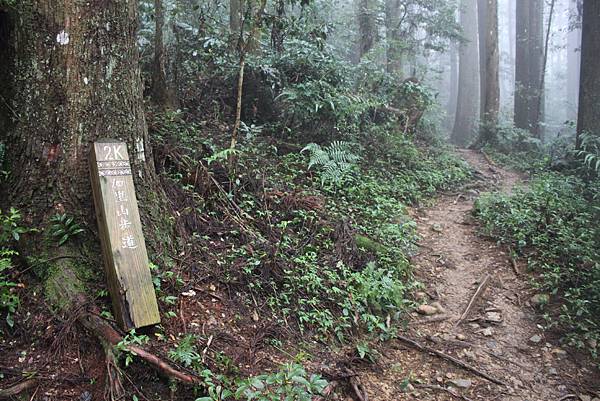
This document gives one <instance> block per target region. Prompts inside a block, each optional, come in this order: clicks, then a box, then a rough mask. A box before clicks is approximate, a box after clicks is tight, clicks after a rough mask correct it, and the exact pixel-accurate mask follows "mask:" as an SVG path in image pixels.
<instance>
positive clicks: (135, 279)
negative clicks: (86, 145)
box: [90, 139, 160, 331]
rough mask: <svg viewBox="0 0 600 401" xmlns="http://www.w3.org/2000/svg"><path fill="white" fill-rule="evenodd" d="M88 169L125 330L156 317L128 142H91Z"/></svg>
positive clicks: (119, 318)
mask: <svg viewBox="0 0 600 401" xmlns="http://www.w3.org/2000/svg"><path fill="white" fill-rule="evenodd" d="M90 172H91V181H92V189H93V193H94V205H95V209H96V217H97V220H98V232H99V235H100V242H101V244H102V254H103V256H104V266H105V271H106V276H107V280H108V287H109V290H110V295H111V298H112V303H113V310H114V312H115V317H116V320H117V322H118V323H119V326H120V327H121V328H122V329H123V330H126V331H127V330H130V329H132V328H139V327H144V326H149V325H153V324H157V323H159V322H160V315H159V312H158V304H157V302H156V294H155V292H154V286H153V284H152V277H151V275H150V269H149V266H148V253H147V251H146V244H145V242H144V235H143V233H142V224H141V222H140V214H139V211H138V205H137V199H136V196H135V188H134V186H133V176H132V173H131V165H130V164H129V156H128V154H127V145H126V144H125V143H123V142H119V141H116V140H111V139H105V140H100V141H98V142H95V143H94V145H93V146H92V151H91V157H90Z"/></svg>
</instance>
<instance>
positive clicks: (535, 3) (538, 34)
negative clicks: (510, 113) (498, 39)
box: [527, 0, 544, 138]
mask: <svg viewBox="0 0 600 401" xmlns="http://www.w3.org/2000/svg"><path fill="white" fill-rule="evenodd" d="M528 58H529V85H528V88H529V92H528V97H529V107H528V111H529V118H528V124H527V125H528V129H529V130H530V131H531V133H532V134H533V135H534V136H535V137H537V138H541V134H542V130H541V127H540V124H541V121H542V118H543V117H542V116H543V108H541V107H539V108H538V107H537V105H538V104H540V105H542V104H543V96H544V94H543V92H542V91H541V90H540V88H541V85H542V74H543V64H544V0H530V1H529V53H528Z"/></svg>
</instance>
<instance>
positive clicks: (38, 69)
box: [0, 0, 167, 354]
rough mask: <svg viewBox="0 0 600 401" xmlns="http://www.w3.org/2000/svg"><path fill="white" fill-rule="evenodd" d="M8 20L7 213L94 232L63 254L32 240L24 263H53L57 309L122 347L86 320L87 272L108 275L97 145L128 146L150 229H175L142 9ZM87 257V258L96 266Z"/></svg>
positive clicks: (50, 279)
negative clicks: (159, 167)
mask: <svg viewBox="0 0 600 401" xmlns="http://www.w3.org/2000/svg"><path fill="white" fill-rule="evenodd" d="M5 17H6V18H9V19H10V26H11V28H12V31H11V32H10V35H9V37H10V44H9V45H10V47H11V49H12V50H11V52H10V54H11V59H10V60H9V61H8V62H7V63H6V66H7V68H6V70H7V71H8V72H9V79H8V78H7V81H10V83H11V88H9V90H4V89H3V90H2V95H6V94H14V96H12V98H8V99H5V100H7V101H8V102H9V104H10V110H12V111H13V112H14V114H13V115H11V117H13V123H12V124H11V126H10V129H9V130H8V131H3V130H0V135H1V137H0V141H3V142H5V143H6V145H7V152H6V155H7V166H8V167H9V169H10V171H11V174H10V177H9V179H8V180H7V181H6V182H4V184H3V187H2V188H1V190H0V194H1V196H0V204H2V205H3V206H4V205H10V206H13V207H16V208H18V209H19V210H20V211H21V213H22V214H23V216H24V219H25V221H26V222H27V223H28V224H29V225H31V226H33V227H39V228H44V227H45V226H46V225H47V222H48V219H49V218H50V217H51V216H53V215H55V214H57V213H60V214H62V213H67V214H69V215H71V216H73V217H74V218H75V221H77V222H78V223H79V224H81V225H82V226H83V227H86V228H87V229H88V230H86V233H87V234H81V235H80V242H83V241H86V242H85V244H84V245H83V246H78V243H77V242H76V241H73V240H69V241H67V243H65V244H64V245H63V246H57V245H56V244H51V243H50V241H40V240H39V239H40V238H39V236H40V235H41V234H32V235H33V236H34V237H33V238H31V239H29V240H28V243H26V244H21V245H22V250H24V252H23V253H24V254H25V255H24V256H26V255H28V254H33V255H35V256H38V257H39V255H45V257H46V256H47V257H48V264H49V267H48V270H47V278H46V279H45V283H44V285H43V290H44V291H45V293H46V294H45V295H46V299H47V300H48V301H49V302H50V303H51V304H52V305H53V307H54V308H55V310H59V311H62V312H70V313H74V312H75V311H77V315H76V316H77V319H78V321H79V322H80V323H82V324H83V325H84V326H85V327H87V328H88V329H90V330H92V331H93V332H94V334H95V335H97V336H98V337H99V338H101V340H102V341H103V342H108V343H110V344H114V340H115V338H116V337H114V335H113V336H112V338H103V334H102V333H100V332H99V331H97V330H96V329H101V331H102V332H105V333H107V332H110V330H113V331H114V329H112V328H111V327H110V326H109V325H108V324H107V323H106V322H102V321H96V325H95V327H93V326H90V325H89V324H88V323H89V322H88V321H87V320H88V319H89V318H94V315H93V313H91V314H90V313H85V311H84V309H85V307H86V306H87V305H88V303H90V301H91V299H90V298H89V296H88V295H87V293H86V282H85V280H84V278H85V277H90V276H92V275H93V274H92V272H91V271H86V269H91V270H94V271H98V270H101V267H100V264H101V263H102V262H101V258H100V257H99V256H98V255H99V246H98V245H95V244H97V243H98V230H97V228H96V222H95V221H96V219H95V214H94V211H93V208H92V189H91V184H90V173H89V167H88V160H89V156H90V150H91V146H92V143H93V142H94V141H96V140H97V139H99V138H115V139H119V140H121V141H123V142H126V143H127V145H128V152H129V157H130V162H131V167H132V171H133V176H134V180H135V183H136V192H137V198H138V200H139V203H140V206H141V207H140V209H141V212H142V220H143V221H144V222H145V223H146V224H145V226H146V227H148V226H149V224H152V226H153V227H156V229H157V230H162V229H164V227H165V226H167V223H165V222H166V220H165V219H166V216H164V206H165V205H166V202H165V198H164V194H163V192H162V191H161V189H160V183H159V180H158V178H157V175H156V173H155V169H154V164H153V159H152V152H151V147H150V144H149V141H148V134H147V126H146V121H145V117H144V110H143V99H142V81H141V77H140V70H139V60H138V52H137V45H136V30H137V22H138V16H137V0H124V1H119V2H117V1H104V2H73V1H67V0H60V1H59V0H23V1H21V3H20V4H19V6H18V7H17V8H15V9H12V10H11V12H10V15H6V16H5ZM17 94H18V95H17ZM161 213H162V215H161ZM157 224H164V225H162V226H161V225H159V226H158V227H157V226H156V225H157ZM165 232H166V231H165ZM146 234H148V232H146ZM147 243H149V244H150V245H152V241H147ZM65 255H68V256H69V258H65V257H64V256H65ZM90 255H91V256H90ZM80 256H88V257H87V258H84V259H85V260H88V261H89V262H88V263H89V264H88V263H81V262H80V261H79V258H80ZM73 257H75V259H73ZM51 261H52V262H51ZM90 265H91V267H90ZM108 354H110V352H108Z"/></svg>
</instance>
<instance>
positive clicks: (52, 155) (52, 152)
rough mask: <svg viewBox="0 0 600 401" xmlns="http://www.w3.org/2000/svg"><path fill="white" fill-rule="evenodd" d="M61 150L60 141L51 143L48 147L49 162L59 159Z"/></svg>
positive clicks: (47, 157)
mask: <svg viewBox="0 0 600 401" xmlns="http://www.w3.org/2000/svg"><path fill="white" fill-rule="evenodd" d="M59 152H60V145H59V144H58V143H53V144H51V145H50V148H49V149H48V154H47V156H46V159H47V160H48V163H52V162H53V161H55V160H56V159H58V154H59Z"/></svg>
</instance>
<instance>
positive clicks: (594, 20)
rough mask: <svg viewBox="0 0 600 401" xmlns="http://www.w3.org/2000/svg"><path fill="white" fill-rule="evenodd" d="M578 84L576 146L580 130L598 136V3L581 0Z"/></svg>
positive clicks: (599, 24) (599, 79) (599, 109)
mask: <svg viewBox="0 0 600 401" xmlns="http://www.w3.org/2000/svg"><path fill="white" fill-rule="evenodd" d="M581 38H582V39H581V83H580V86H579V115H578V118H577V147H579V146H580V142H581V141H580V139H581V134H582V133H584V132H587V133H590V134H592V135H596V136H600V69H599V68H598V63H597V60H598V55H599V54H600V2H599V1H597V0H584V2H583V19H582V31H581Z"/></svg>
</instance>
